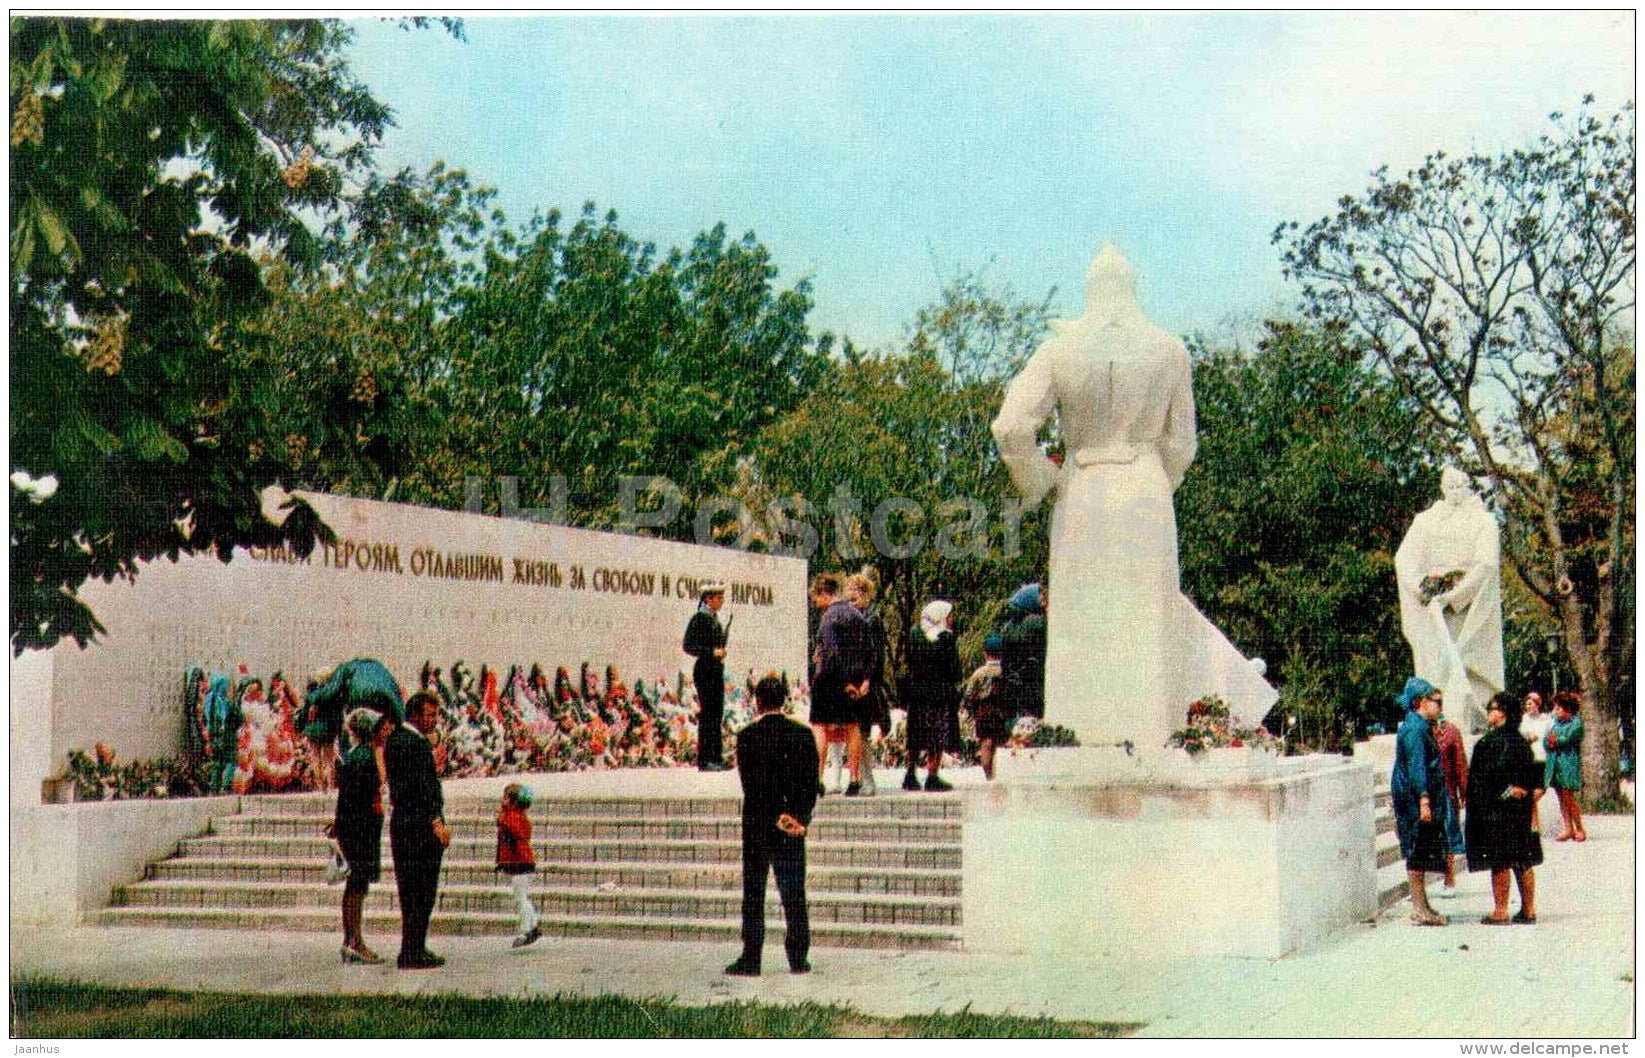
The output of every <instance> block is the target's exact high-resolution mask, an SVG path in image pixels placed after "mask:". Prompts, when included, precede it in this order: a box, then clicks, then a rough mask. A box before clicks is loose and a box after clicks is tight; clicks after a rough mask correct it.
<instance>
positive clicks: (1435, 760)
mask: <svg viewBox="0 0 1645 1058" xmlns="http://www.w3.org/2000/svg"><path fill="white" fill-rule="evenodd" d="M1399 702H1400V704H1401V705H1403V706H1404V707H1405V720H1404V721H1403V722H1402V723H1401V724H1400V725H1399V734H1398V735H1397V736H1396V738H1395V742H1394V773H1393V777H1392V779H1391V780H1390V782H1389V792H1390V793H1391V794H1392V795H1393V802H1394V825H1395V828H1396V829H1397V830H1398V831H1399V851H1400V854H1401V855H1402V856H1404V857H1405V873H1406V876H1407V877H1408V878H1409V879H1410V882H1411V921H1412V922H1415V923H1416V924H1417V925H1419V926H1443V925H1445V919H1444V917H1443V916H1441V915H1439V914H1438V913H1436V912H1435V911H1434V909H1433V907H1431V906H1430V905H1429V903H1428V886H1427V880H1426V877H1425V875H1426V873H1427V872H1429V871H1432V872H1434V873H1436V874H1443V873H1445V854H1446V841H1445V814H1444V813H1445V810H1446V805H1447V804H1448V798H1447V796H1446V792H1445V772H1444V770H1443V769H1442V768H1441V767H1440V763H1439V743H1438V742H1437V741H1436V740H1435V738H1434V721H1435V720H1436V719H1437V718H1438V717H1439V711H1440V707H1441V705H1442V704H1443V702H1444V692H1442V691H1440V690H1439V688H1437V687H1435V686H1434V685H1433V684H1431V683H1429V682H1428V681H1427V680H1425V679H1423V678H1422V677H1421V676H1412V677H1411V678H1410V679H1409V680H1407V681H1405V690H1404V692H1403V693H1402V694H1400V696H1399Z"/></svg>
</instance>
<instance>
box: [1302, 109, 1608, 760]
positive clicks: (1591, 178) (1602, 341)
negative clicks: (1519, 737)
mask: <svg viewBox="0 0 1645 1058" xmlns="http://www.w3.org/2000/svg"><path fill="white" fill-rule="evenodd" d="M1592 104H1593V98H1592V97H1591V96H1590V97H1587V98H1585V99H1584V100H1583V104H1582V108H1581V110H1580V111H1579V112H1578V113H1577V114H1576V115H1574V116H1573V117H1570V118H1567V117H1566V116H1564V115H1561V114H1554V115H1552V120H1553V122H1554V123H1555V126H1556V128H1555V131H1554V132H1552V133H1549V134H1544V135H1543V136H1541V137H1539V138H1538V139H1537V141H1536V142H1535V143H1533V144H1531V145H1530V146H1528V147H1525V148H1521V149H1516V150H1512V151H1506V152H1503V153H1501V154H1498V155H1495V156H1491V155H1485V154H1478V153H1476V154H1471V155H1468V156H1467V157H1463V158H1452V157H1449V156H1447V155H1446V154H1444V153H1443V152H1437V153H1435V154H1432V155H1430V156H1428V157H1427V158H1426V159H1424V161H1423V162H1422V164H1421V165H1420V166H1418V167H1417V168H1415V169H1413V170H1411V171H1410V172H1408V173H1406V174H1405V175H1404V176H1403V177H1398V178H1395V177H1390V176H1389V175H1388V173H1387V171H1386V170H1379V171H1378V172H1377V173H1376V174H1375V176H1374V179H1373V183H1372V184H1371V186H1370V187H1369V188H1368V189H1367V190H1366V191H1365V192H1364V193H1363V194H1361V195H1359V196H1357V197H1356V196H1344V197H1343V198H1342V200H1341V202H1340V208H1339V209H1338V211H1337V212H1336V213H1335V214H1333V215H1331V216H1327V217H1324V218H1322V219H1320V220H1318V221H1315V222H1314V223H1313V224H1310V225H1309V226H1308V227H1307V228H1300V226H1299V225H1297V224H1296V223H1290V224H1284V225H1281V226H1280V227H1279V229H1278V230H1276V231H1275V233H1274V241H1275V242H1276V243H1280V244H1282V245H1283V247H1284V253H1283V260H1284V262H1285V268H1286V272H1287V274H1288V275H1290V276H1291V277H1292V278H1295V279H1297V280H1298V281H1299V282H1300V283H1301V284H1302V293H1303V299H1304V303H1305V307H1306V311H1307V312H1308V314H1309V315H1310V317H1311V318H1313V319H1315V320H1317V321H1319V322H1321V323H1322V324H1325V325H1328V326H1332V327H1340V328H1342V329H1343V331H1344V334H1345V340H1346V341H1347V342H1349V343H1350V344H1351V345H1352V347H1354V348H1356V349H1363V350H1364V351H1365V353H1366V355H1367V356H1369V357H1370V358H1372V359H1373V360H1374V361H1375V362H1376V363H1378V364H1379V365H1381V367H1382V368H1383V369H1385V370H1386V371H1387V373H1388V374H1389V376H1390V377H1391V378H1392V379H1393V380H1394V381H1395V382H1397V383H1398V385H1399V386H1400V387H1401V389H1402V390H1403V391H1404V392H1405V393H1406V394H1408V395H1409V396H1410V397H1411V398H1412V399H1413V400H1414V401H1416V402H1417V404H1418V405H1419V406H1420V408H1421V410H1422V422H1423V423H1424V424H1425V426H1426V428H1428V429H1431V430H1433V431H1434V432H1435V434H1436V435H1437V436H1438V438H1439V439H1440V440H1441V441H1442V442H1443V443H1444V445H1445V447H1446V448H1447V450H1448V451H1449V453H1450V454H1451V456H1452V458H1453V459H1455V460H1456V461H1457V462H1459V463H1460V464H1461V465H1462V466H1463V467H1464V469H1471V470H1475V471H1482V472H1483V473H1484V474H1485V475H1486V476H1487V477H1488V478H1489V480H1490V483H1491V485H1492V489H1493V492H1494V496H1493V497H1492V498H1493V500H1494V502H1495V503H1496V505H1497V506H1498V508H1499V509H1500V510H1501V511H1502V512H1503V513H1504V514H1505V515H1506V526H1505V532H1504V534H1503V550H1504V554H1505V556H1506V557H1507V559H1508V560H1509V561H1510V562H1511V563H1512V565H1513V567H1514V570H1515V573H1516V574H1517V576H1518V578H1519V580H1520V582H1521V583H1523V584H1524V586H1525V587H1526V588H1527V589H1528V590H1529V591H1530V592H1531V593H1533V594H1534V595H1535V596H1536V597H1537V598H1538V599H1540V600H1541V602H1542V605H1543V606H1544V607H1546V608H1547V610H1548V611H1549V612H1550V613H1551V614H1552V615H1554V616H1555V617H1556V618H1557V620H1558V621H1559V623H1560V625H1561V628H1562V632H1563V638H1564V645H1565V650H1566V652H1567V654H1568V656H1569V659H1570V663H1571V666H1572V668H1573V669H1574V670H1575V673H1576V676H1577V679H1578V682H1579V684H1580V686H1581V688H1582V690H1583V693H1584V712H1585V713H1587V714H1589V719H1590V721H1591V723H1590V724H1589V729H1590V731H1594V732H1595V733H1596V737H1594V738H1592V739H1591V740H1590V742H1589V743H1587V744H1585V746H1584V772H1585V775H1586V781H1587V782H1588V783H1589V784H1590V785H1593V786H1597V787H1600V788H1602V789H1604V790H1614V789H1615V788H1616V783H1617V743H1616V735H1615V727H1616V719H1617V716H1618V712H1619V710H1620V709H1621V708H1622V707H1623V706H1624V703H1625V701H1627V700H1631V695H1624V694H1623V693H1622V692H1623V690H1624V688H1625V687H1626V685H1627V684H1628V682H1629V681H1630V679H1631V673H1632V671H1633V664H1634V620H1635V615H1634V608H1633V596H1634V586H1635V556H1634V493H1635V490H1636V478H1635V469H1634V448H1635V424H1634V407H1635V400H1636V397H1635V388H1634V372H1635V368H1634V351H1633V343H1632V338H1631V335H1629V334H1626V331H1627V328H1628V327H1629V323H1630V318H1631V315H1632V312H1633V308H1634V251H1635V209H1636V206H1635V194H1636V187H1635V182H1636V173H1635V149H1634V108H1633V104H1632V103H1629V104H1627V105H1625V106H1623V107H1622V108H1621V109H1620V110H1619V111H1618V112H1617V113H1615V114H1613V115H1611V116H1610V117H1608V118H1605V117H1600V116H1596V115H1594V114H1593V113H1591V112H1590V107H1591V106H1592Z"/></svg>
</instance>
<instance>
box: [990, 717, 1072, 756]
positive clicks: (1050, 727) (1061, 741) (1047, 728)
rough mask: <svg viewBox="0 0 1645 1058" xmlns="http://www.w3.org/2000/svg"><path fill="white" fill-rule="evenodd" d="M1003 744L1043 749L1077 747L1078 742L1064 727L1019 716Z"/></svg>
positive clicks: (1036, 718)
mask: <svg viewBox="0 0 1645 1058" xmlns="http://www.w3.org/2000/svg"><path fill="white" fill-rule="evenodd" d="M1005 744H1006V745H1007V746H1015V747H1019V748H1028V749H1043V748H1050V747H1054V746H1078V745H1079V744H1080V740H1079V737H1078V736H1077V735H1075V734H1074V732H1072V731H1070V730H1069V729H1068V728H1066V727H1061V726H1059V725H1057V724H1048V723H1046V722H1045V721H1044V720H1041V719H1040V718H1039V717H1037V716H1019V717H1018V718H1017V722H1016V723H1015V724H1013V725H1011V736H1010V738H1008V739H1006V742H1005Z"/></svg>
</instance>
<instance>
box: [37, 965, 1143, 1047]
mask: <svg viewBox="0 0 1645 1058" xmlns="http://www.w3.org/2000/svg"><path fill="white" fill-rule="evenodd" d="M704 972H706V973H712V972H714V970H713V968H709V969H707V970H705V971H704ZM11 995H12V1024H11V1030H12V1035H14V1036H16V1037H18V1038H26V1039H178V1038H188V1039H198V1038H202V1037H211V1038H222V1039H317V1038H326V1039H335V1038H364V1039H375V1038H391V1037H393V1038H406V1039H439V1038H451V1039H465V1038H467V1039H515V1038H521V1039H536V1038H539V1037H551V1038H557V1039H620V1038H625V1037H626V1038H633V1037H640V1038H652V1039H721V1038H739V1039H747V1038H757V1039H829V1038H834V1037H839V1036H847V1035H849V1036H853V1037H861V1036H882V1037H888V1036H889V1037H905V1038H916V1039H925V1038H943V1039H961V1038H982V1037H997V1038H1068V1037H1103V1038H1113V1037H1118V1036H1125V1035H1128V1034H1130V1033H1131V1032H1133V1031H1135V1030H1136V1029H1137V1028H1138V1027H1140V1026H1138V1025H1135V1024H1129V1023H1123V1022H1087V1021H1056V1020H1053V1019H1051V1018H1043V1017H1041V1018H1028V1017H1018V1016H1015V1015H993V1014H974V1013H972V1012H971V1011H970V1010H969V1009H966V1010H962V1011H959V1012H958V1013H953V1014H945V1013H940V1012H939V1013H933V1014H921V1015H913V1016H908V1017H900V1018H883V1017H877V1016H873V1015H868V1014H860V1013H857V1012H856V1011H854V1010H852V1009H851V1008H849V1007H841V1006H836V1005H827V1006H824V1005H822V1004H818V1003H796V1004H791V1005H777V1004H770V1003H750V1002H744V1001H741V1000H739V1001H736V1002H731V1003H717V1004H714V1005H713V1006H707V1007H691V1006H684V1005H681V1004H678V1003H674V1002H670V1001H668V1000H664V999H628V998H625V997H623V996H617V995H600V996H574V995H555V996H552V997H542V998H532V999H518V998H510V997H502V996H488V997H484V998H478V997H466V996H456V995H425V996H415V997H414V996H393V995H387V996H373V995H350V996H333V995H307V996H267V995H236V994H231V993H224V992H181V991H173V990H170V989H160V988H110V987H104V986H101V985H89V984H81V983H78V982H71V981H57V980H49V979H34V978H25V979H22V980H18V981H14V982H13V983H12V992H11Z"/></svg>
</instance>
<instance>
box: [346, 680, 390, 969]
mask: <svg viewBox="0 0 1645 1058" xmlns="http://www.w3.org/2000/svg"><path fill="white" fill-rule="evenodd" d="M393 726H394V725H393V722H392V721H391V720H390V719H389V718H388V717H387V716H385V715H384V714H382V713H379V712H377V711H375V710H372V709H365V708H360V709H355V710H354V711H352V712H350V713H349V714H348V716H347V717H346V718H345V719H344V721H343V728H344V729H345V730H346V731H347V732H348V738H349V742H350V747H349V751H348V752H347V753H345V754H344V755H343V759H342V761H341V762H340V763H339V764H338V766H337V816H336V818H335V819H334V820H333V821H332V824H331V828H330V833H331V836H332V837H334V838H336V839H337V844H338V846H339V847H341V848H342V850H343V859H344V860H345V861H346V862H347V863H348V879H347V881H346V882H344V884H343V951H342V955H343V961H344V962H346V963H380V962H382V961H383V960H382V957H381V956H380V955H378V954H377V953H376V952H374V951H372V950H371V949H370V948H368V947H366V942H365V938H363V937H362V936H361V935H360V920H361V918H362V916H363V914H364V910H365V903H366V893H367V892H369V891H370V889H371V883H372V882H375V881H376V880H377V879H378V877H379V876H380V874H381V872H382V845H383V768H382V763H381V759H380V758H381V754H382V749H383V743H384V741H385V740H386V739H387V738H388V733H389V730H390V729H391V728H392V727H393Z"/></svg>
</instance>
